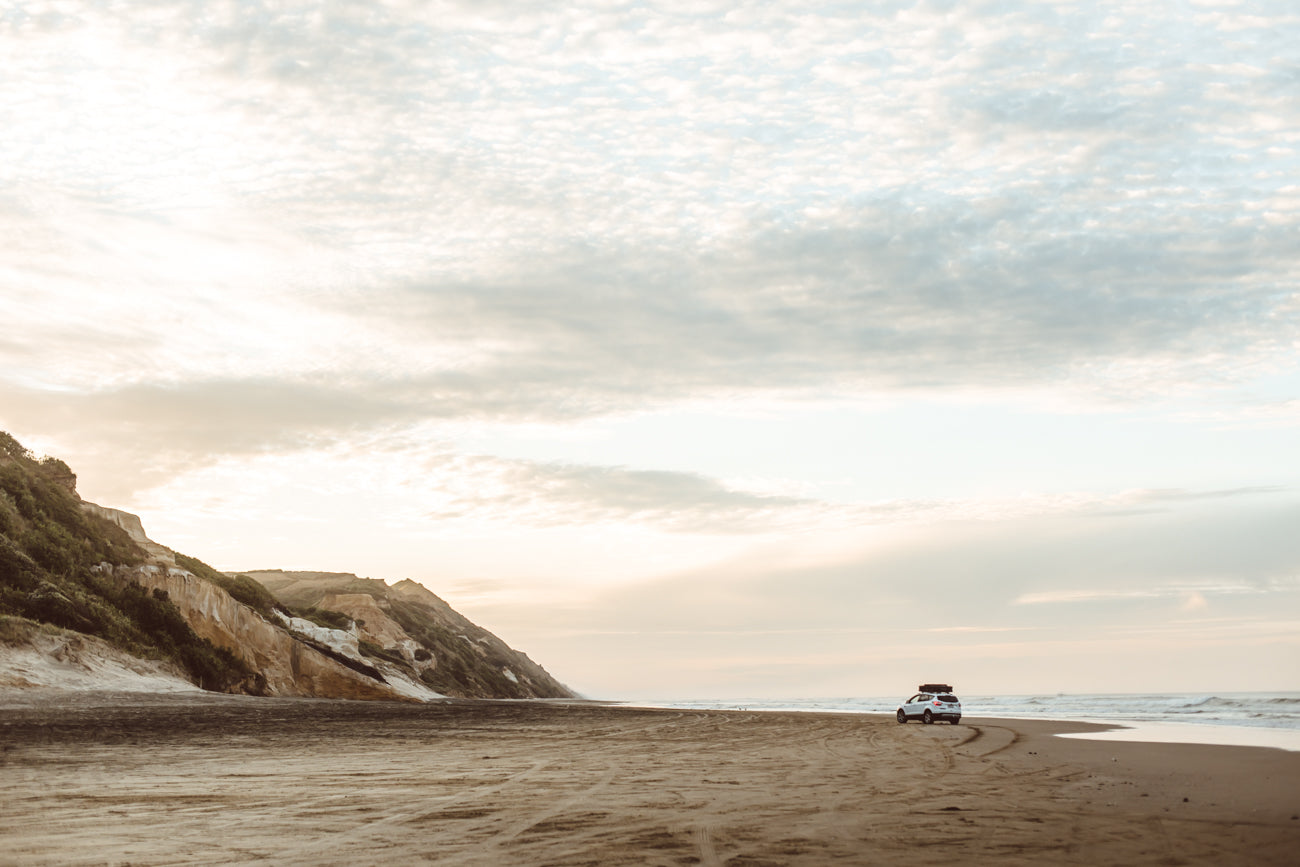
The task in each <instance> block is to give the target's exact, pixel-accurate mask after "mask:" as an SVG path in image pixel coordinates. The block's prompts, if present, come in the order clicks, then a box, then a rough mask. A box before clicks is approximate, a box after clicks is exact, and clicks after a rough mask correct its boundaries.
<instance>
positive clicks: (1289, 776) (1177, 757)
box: [0, 690, 1300, 867]
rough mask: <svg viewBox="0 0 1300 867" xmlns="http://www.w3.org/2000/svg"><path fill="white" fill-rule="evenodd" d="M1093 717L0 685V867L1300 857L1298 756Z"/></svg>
mask: <svg viewBox="0 0 1300 867" xmlns="http://www.w3.org/2000/svg"><path fill="white" fill-rule="evenodd" d="M1090 728H1095V727H1089V726H1086V725H1082V724H1079V725H1074V724H1056V723H1047V722H1041V721H1021V720H983V719H976V718H969V719H968V720H966V721H963V724H962V725H960V726H948V725H933V726H924V725H920V724H916V723H912V724H909V725H906V726H900V725H898V724H897V723H896V722H894V720H893V719H892V718H889V717H883V716H871V715H846V714H803V713H756V712H744V711H675V710H662V709H637V708H624V707H609V706H602V705H598V704H586V703H576V704H540V703H512V702H446V703H437V704H430V705H403V704H388V703H376V702H342V701H316V700H307V699H251V698H242V697H232V696H215V695H206V694H205V695H170V696H168V695H141V694H136V695H129V694H103V693H69V692H55V691H46V690H36V691H19V692H12V693H0V863H4V864H22V865H28V864H33V865H44V864H49V865H53V864H58V865H69V864H133V865H160V864H243V863H258V862H261V863H269V864H292V865H298V864H301V865H316V864H348V865H366V864H392V865H401V864H422V863H437V864H447V865H512V864H521V865H621V864H625V865H688V864H703V865H721V864H727V865H734V867H743V865H748V867H756V865H783V864H805V865H811V864H827V863H832V862H842V863H846V864H904V863H918V859H919V862H920V863H927V864H962V865H983V864H989V865H994V864H996V865H1004V864H1009V865H1014V864H1034V865H1040V864H1042V863H1045V862H1046V863H1062V864H1126V865H1143V864H1151V865H1184V864H1206V865H1211V864H1212V865H1226V864H1251V865H1261V864H1287V865H1290V864H1295V863H1298V862H1300V818H1296V816H1297V814H1300V753H1293V752H1283V751H1280V750H1270V749H1259V748H1248V747H1216V746H1204V745H1194V744H1143V743H1134V744H1129V743H1110V742H1100V741H1088V740H1074V739H1069V740H1067V739H1063V738H1056V737H1052V736H1051V735H1052V733H1053V732H1055V731H1083V730H1088V729H1090Z"/></svg>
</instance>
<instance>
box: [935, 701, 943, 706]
mask: <svg viewBox="0 0 1300 867" xmlns="http://www.w3.org/2000/svg"><path fill="white" fill-rule="evenodd" d="M934 706H935V707H943V702H941V701H936V702H935V703H934Z"/></svg>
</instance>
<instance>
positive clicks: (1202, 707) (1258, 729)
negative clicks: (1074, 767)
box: [626, 691, 1300, 751]
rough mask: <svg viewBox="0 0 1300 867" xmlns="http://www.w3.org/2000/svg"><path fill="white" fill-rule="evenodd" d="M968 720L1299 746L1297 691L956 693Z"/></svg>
mask: <svg viewBox="0 0 1300 867" xmlns="http://www.w3.org/2000/svg"><path fill="white" fill-rule="evenodd" d="M957 695H958V697H959V698H960V699H961V704H962V713H963V715H964V717H965V719H966V720H967V721H969V722H971V723H976V722H977V721H978V719H980V718H997V717H1002V718H1006V719H1051V720H1072V721H1079V722H1102V723H1112V724H1116V725H1119V726H1123V728H1122V729H1119V730H1116V731H1113V732H1105V733H1100V734H1095V735H1087V736H1086V737H1090V738H1099V739H1107V740H1141V741H1164V742H1186V743H1211V744H1228V745H1239V746H1268V747H1276V748H1280V749H1287V750H1297V751H1300V692H1225V693H1147V694H1136V693H1135V694H1066V693H1060V694H1056V695H1009V696H1008V695H1004V696H993V695H967V694H965V693H962V692H960V691H958V693H957ZM905 698H907V696H894V697H890V698H856V697H849V698H800V699H727V700H702V699H685V700H656V701H638V702H626V703H627V704H636V705H639V706H643V707H671V708H680V709H685V710H705V709H708V710H753V711H763V710H770V711H777V710H781V711H806V712H822V713H880V714H889V715H893V713H894V711H895V710H897V708H898V705H899V703H900V702H901V701H902V700H903V699H905Z"/></svg>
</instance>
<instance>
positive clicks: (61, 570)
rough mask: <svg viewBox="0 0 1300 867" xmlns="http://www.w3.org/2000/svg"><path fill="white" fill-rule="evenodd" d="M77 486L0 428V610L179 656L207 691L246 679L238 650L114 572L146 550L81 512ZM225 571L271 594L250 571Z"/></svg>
mask: <svg viewBox="0 0 1300 867" xmlns="http://www.w3.org/2000/svg"><path fill="white" fill-rule="evenodd" d="M75 484H76V476H75V475H73V473H72V471H71V470H70V469H68V466H67V464H65V463H63V461H60V460H57V459H55V458H42V459H37V458H36V457H35V456H33V455H32V454H31V452H29V451H28V450H27V449H25V448H23V446H22V445H20V444H19V443H18V441H17V440H15V439H14V438H13V437H12V436H11V435H9V434H8V433H5V432H3V431H0V615H11V616H15V617H21V618H24V619H26V620H30V621H34V622H36V623H49V624H52V625H54V626H59V627H63V628H65V629H72V630H75V631H77V632H81V633H85V634H87V635H94V636H97V637H99V638H102V639H104V640H106V641H108V642H109V643H110V644H113V645H115V646H117V647H120V648H121V649H123V650H125V651H127V652H128V653H132V654H134V655H136V656H142V657H145V658H152V659H168V660H172V661H174V662H176V663H178V664H179V665H180V666H181V667H182V668H183V669H184V670H185V671H187V672H188V673H189V674H190V676H191V679H193V681H194V682H195V683H197V684H198V685H200V686H202V687H203V688H204V689H211V690H227V689H231V688H232V687H234V686H235V685H236V684H239V683H241V682H242V681H244V680H245V679H246V678H248V677H249V676H250V675H251V674H252V672H251V671H250V670H249V669H248V667H247V666H246V665H245V664H244V663H243V662H241V661H240V660H239V659H238V658H237V657H235V656H234V655H233V654H231V653H230V652H229V651H227V650H224V649H222V648H218V647H216V646H214V645H213V644H212V643H211V642H209V641H207V640H205V639H202V638H199V637H198V636H197V635H195V634H194V631H193V630H192V629H191V628H190V626H189V624H188V623H187V622H186V621H185V618H184V617H183V616H182V615H181V613H180V612H179V611H178V610H177V608H176V606H175V605H174V604H172V602H171V600H170V599H168V597H167V593H166V592H165V591H162V590H154V591H153V592H152V593H151V592H149V591H148V590H146V589H144V588H143V587H141V586H140V585H139V584H137V583H135V582H134V581H131V580H123V579H121V578H119V577H116V575H115V572H116V571H117V567H128V568H129V567H134V566H139V565H140V564H142V563H143V562H144V560H145V555H144V552H143V551H142V550H141V549H140V548H139V546H137V545H136V543H135V542H133V541H132V540H131V538H130V536H128V535H127V534H126V532H125V531H124V530H123V529H122V528H121V527H119V526H117V525H116V524H114V523H112V522H111V521H108V520H106V519H104V518H101V517H99V516H97V515H93V514H89V513H88V512H86V511H85V510H83V509H82V508H81V499H80V498H79V497H78V496H77V494H76V490H75ZM185 560H187V561H190V562H193V563H195V564H198V565H200V566H202V565H203V564H201V563H199V561H197V560H190V558H185ZM105 563H106V564H108V566H109V568H107V569H105V568H103V567H102V566H101V564H105ZM185 568H187V569H189V568H190V566H189V565H186V566H185ZM204 568H207V569H208V570H209V571H211V572H213V573H215V574H216V575H219V576H221V573H218V572H216V571H215V570H212V569H211V568H210V567H204ZM191 571H194V570H193V569H191ZM221 579H222V580H223V581H227V582H230V581H234V582H235V583H236V584H238V585H240V586H241V587H243V589H244V590H245V592H247V593H249V594H252V595H254V596H257V597H259V598H263V599H265V598H269V594H268V593H266V591H265V589H263V588H262V587H261V585H259V584H257V583H256V582H254V581H251V580H249V579H244V580H243V581H242V582H240V581H237V580H236V579H227V578H226V576H221ZM210 580H211V579H210ZM270 601H271V603H272V604H273V603H274V600H273V599H271V600H270Z"/></svg>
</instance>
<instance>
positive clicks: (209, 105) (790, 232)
mask: <svg viewBox="0 0 1300 867" xmlns="http://www.w3.org/2000/svg"><path fill="white" fill-rule="evenodd" d="M1297 45H1300V10H1297V9H1296V7H1295V5H1294V3H1293V2H1291V0H1278V2H1272V0H1180V2H1172V0H1140V2H1138V0H1134V2H1069V0H1059V2H1056V0H1032V2H1031V0H996V2H995V0H989V2H944V0H933V2H924V0H922V2H913V0H896V2H889V0H882V2H861V3H852V2H839V3H818V2H811V3H808V2H801V3H784V2H773V0H765V2H749V3H747V2H740V0H737V2H728V3H720V2H710V0H692V2H689V3H688V2H675V0H670V2H621V0H588V2H574V3H566V4H533V3H512V2H504V0H502V2H493V0H476V2H457V0H445V2H436V0H435V2H417V0H411V2H380V0H364V2H346V0H341V2H321V0H308V2H293V0H285V2H259V0H226V2H222V0H127V2H112V0H100V2H89V0H87V2H79V0H51V2H42V0H30V2H24V3H21V4H17V5H13V4H10V5H7V6H4V7H0V57H3V58H4V61H3V64H2V68H0V131H2V132H0V238H3V239H4V240H3V242H2V243H0V323H3V327H2V328H0V429H4V430H7V431H9V432H10V433H12V434H13V435H14V436H16V437H17V438H18V439H19V440H20V441H21V442H22V443H24V445H26V446H28V447H29V448H31V449H33V450H34V451H36V452H38V453H44V454H52V455H55V456H57V457H60V458H62V459H63V460H65V461H66V462H67V463H69V464H70V465H71V466H72V468H73V469H74V470H75V471H76V472H77V473H78V476H79V481H78V484H79V491H80V493H81V494H82V496H83V497H85V498H86V499H88V500H91V501H94V502H98V503H100V504H102V505H107V506H113V507H117V508H121V509H125V510H127V511H131V512H135V513H137V514H139V515H140V516H141V517H142V518H143V520H144V523H145V527H146V529H147V530H148V532H149V534H150V536H151V537H152V538H154V539H155V540H157V541H159V542H161V543H163V544H165V545H167V546H169V547H172V548H174V549H176V550H180V551H183V552H185V553H187V554H190V555H192V556H196V557H199V558H200V559H202V560H204V561H206V562H208V563H210V564H212V565H214V566H217V567H218V568H221V569H226V570H253V569H267V568H283V569H310V570H327V571H342V572H355V573H357V574H359V575H362V576H367V577H374V578H383V579H385V580H388V581H396V580H400V579H403V578H412V579H415V580H417V581H420V582H422V583H424V584H425V585H426V586H428V587H429V588H430V589H432V590H433V591H434V592H435V593H438V594H439V595H441V596H442V597H443V598H445V599H446V600H447V601H448V602H450V603H451V604H452V605H453V606H454V607H455V608H457V610H459V611H461V612H462V613H464V614H465V615H466V616H468V617H470V618H471V619H473V620H475V621H476V622H478V623H480V624H482V625H483V626H485V627H487V628H488V629H491V630H492V631H494V632H496V633H497V634H498V635H500V636H501V637H502V638H504V639H505V640H506V641H507V642H508V643H510V644H511V645H512V646H514V647H516V648H518V649H522V650H524V651H525V652H527V653H528V654H529V655H530V656H531V657H532V658H533V659H534V660H536V661H538V662H540V663H541V664H542V665H544V666H545V667H546V668H547V669H548V670H549V671H550V672H551V673H552V674H554V675H555V676H557V677H558V678H559V679H560V680H562V681H564V682H565V683H567V684H569V685H570V686H571V687H573V688H574V689H576V690H578V691H579V692H581V693H582V694H584V695H587V696H590V697H593V698H606V699H620V698H621V699H671V698H731V697H736V698H740V697H754V698H795V697H829V696H845V697H848V696H889V695H895V694H896V695H899V696H900V697H901V696H904V695H906V694H908V693H909V692H910V691H912V690H913V689H914V687H915V685H916V684H917V683H920V682H922V681H935V680H939V681H943V682H947V683H951V684H953V685H954V686H956V687H957V688H958V690H959V691H960V692H961V693H966V694H969V693H988V694H998V693H1000V694H1026V693H1034V692H1051V693H1056V692H1147V691H1154V692H1162V691H1163V692H1168V691H1241V690H1277V689H1288V690H1297V689H1300V53H1297V50H1296V46H1297Z"/></svg>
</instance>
